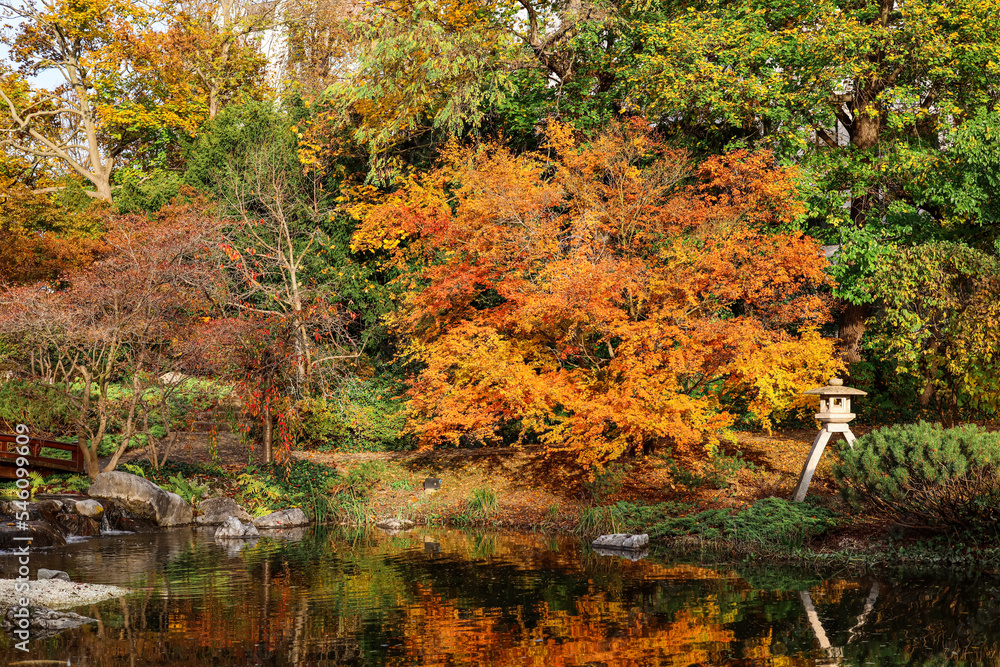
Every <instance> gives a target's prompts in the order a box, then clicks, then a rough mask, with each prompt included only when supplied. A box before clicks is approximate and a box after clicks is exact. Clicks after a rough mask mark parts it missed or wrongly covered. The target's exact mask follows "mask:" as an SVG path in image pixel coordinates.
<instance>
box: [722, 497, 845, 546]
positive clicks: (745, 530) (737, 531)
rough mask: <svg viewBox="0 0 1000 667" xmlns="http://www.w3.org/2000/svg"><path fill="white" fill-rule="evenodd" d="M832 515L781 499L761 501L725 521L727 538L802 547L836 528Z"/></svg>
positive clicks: (825, 511) (809, 505)
mask: <svg viewBox="0 0 1000 667" xmlns="http://www.w3.org/2000/svg"><path fill="white" fill-rule="evenodd" d="M836 525H837V524H836V521H835V520H834V516H833V512H831V511H830V510H828V509H826V508H824V507H819V506H816V505H813V504H812V503H808V502H806V503H793V502H789V501H787V500H784V499H782V498H764V499H763V500H758V501H757V502H755V503H754V504H753V505H751V506H750V507H748V508H747V509H745V510H742V511H741V512H738V513H737V514H736V515H734V516H731V517H729V518H728V519H727V520H726V522H725V526H724V529H725V537H726V539H730V540H733V541H737V542H744V543H754V544H760V545H765V546H781V547H786V548H795V547H800V546H802V545H803V544H805V543H806V542H808V541H810V540H812V539H814V538H816V537H819V536H820V535H823V534H824V533H826V532H827V531H828V530H830V529H831V528H833V527H835V526H836Z"/></svg>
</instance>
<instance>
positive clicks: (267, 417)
mask: <svg viewBox="0 0 1000 667" xmlns="http://www.w3.org/2000/svg"><path fill="white" fill-rule="evenodd" d="M261 421H263V423H264V463H270V462H271V461H272V456H273V452H272V450H273V444H274V416H273V415H272V414H271V405H270V403H268V402H267V399H266V398H265V399H264V406H263V411H262V414H261Z"/></svg>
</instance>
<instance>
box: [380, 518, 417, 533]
mask: <svg viewBox="0 0 1000 667" xmlns="http://www.w3.org/2000/svg"><path fill="white" fill-rule="evenodd" d="M375 527H376V528H381V529H382V530H409V529H410V528H413V522H412V521H410V520H409V519H382V520H381V521H379V522H378V523H376V524H375Z"/></svg>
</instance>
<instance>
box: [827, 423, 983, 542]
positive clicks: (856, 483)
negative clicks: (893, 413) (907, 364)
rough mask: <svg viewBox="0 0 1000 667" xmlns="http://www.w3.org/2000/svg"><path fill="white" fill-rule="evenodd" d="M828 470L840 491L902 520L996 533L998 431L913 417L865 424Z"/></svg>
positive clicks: (857, 503) (848, 497) (850, 499)
mask: <svg viewBox="0 0 1000 667" xmlns="http://www.w3.org/2000/svg"><path fill="white" fill-rule="evenodd" d="M840 459H841V460H840V462H839V463H838V464H837V465H836V466H835V467H834V475H835V477H836V478H837V481H838V482H839V483H840V485H841V487H842V490H843V495H844V497H845V498H846V499H847V500H848V501H849V502H851V503H853V504H854V505H856V506H858V505H863V504H867V505H868V506H869V507H872V508H873V509H875V510H876V511H878V512H880V513H885V514H888V515H890V516H893V517H897V518H899V519H900V520H901V521H903V522H905V523H906V524H909V525H912V524H917V525H922V526H932V527H939V528H942V529H945V530H962V529H967V530H971V531H974V532H984V531H985V532H995V531H996V523H997V520H998V519H1000V478H998V472H1000V434H998V433H988V432H986V431H985V430H984V429H982V428H980V427H978V426H975V425H972V424H970V425H966V426H960V427H957V428H950V429H945V428H942V427H941V425H940V424H931V423H927V422H919V423H917V424H903V425H898V426H892V427H888V428H883V429H879V430H876V431H872V432H871V433H868V434H866V435H864V436H862V437H861V438H858V440H857V441H855V443H854V448H853V449H850V448H847V447H843V448H842V449H841V452H840Z"/></svg>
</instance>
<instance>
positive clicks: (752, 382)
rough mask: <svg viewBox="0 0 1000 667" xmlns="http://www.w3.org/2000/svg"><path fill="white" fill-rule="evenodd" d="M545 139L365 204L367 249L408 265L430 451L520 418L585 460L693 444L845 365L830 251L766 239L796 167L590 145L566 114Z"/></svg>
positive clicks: (774, 406)
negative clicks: (830, 325) (537, 149)
mask: <svg viewBox="0 0 1000 667" xmlns="http://www.w3.org/2000/svg"><path fill="white" fill-rule="evenodd" d="M548 148H549V157H545V156H542V155H514V154H513V153H511V152H510V151H509V150H507V149H506V148H505V147H503V146H502V145H497V144H487V145H485V146H481V147H479V148H476V149H473V148H462V147H459V146H457V145H453V146H451V147H449V149H448V150H447V151H446V152H445V154H444V156H443V166H442V167H441V168H440V169H439V170H438V171H436V172H434V173H431V174H426V175H424V176H422V177H419V178H417V177H415V178H412V179H410V180H409V181H408V182H407V183H406V184H405V186H404V187H402V188H401V189H400V190H398V191H397V192H396V193H394V194H393V195H391V196H389V197H388V198H387V199H386V200H385V201H383V202H382V203H379V204H376V205H372V206H369V207H367V208H358V209H356V210H357V211H359V212H360V213H361V214H362V217H363V220H362V224H361V226H360V228H359V230H358V232H357V234H356V235H355V238H354V245H355V247H356V248H358V249H362V250H382V251H389V252H390V254H391V255H392V256H393V257H394V259H395V261H397V262H398V263H399V264H400V265H401V266H404V267H406V268H407V269H408V272H407V274H406V275H405V277H404V280H405V281H406V285H407V286H408V288H409V290H408V292H407V294H406V298H405V301H404V304H403V307H402V308H401V309H400V312H399V315H398V316H397V318H396V320H395V322H394V324H395V326H396V327H397V328H398V330H400V331H401V332H402V333H404V334H406V335H408V336H409V340H410V341H411V343H410V345H409V350H408V351H409V353H410V354H411V355H412V357H413V358H415V359H416V360H419V361H420V362H422V364H423V370H422V371H421V372H420V373H419V375H418V376H417V377H416V378H415V379H414V381H413V384H412V387H411V391H410V397H411V402H410V411H411V422H410V425H411V429H412V431H413V432H414V433H416V434H417V435H419V437H420V438H421V440H422V442H423V443H424V444H425V445H431V444H435V443H442V442H457V441H458V440H459V439H460V438H462V437H471V438H474V439H477V440H480V441H483V442H496V441H499V440H500V438H501V436H500V430H501V428H503V427H505V426H508V425H511V424H515V425H519V427H520V429H521V439H522V440H523V439H525V438H527V437H532V438H536V439H538V440H539V441H541V442H543V443H547V444H548V445H550V446H551V447H554V448H568V449H572V450H574V451H576V452H578V459H579V461H580V462H581V463H582V464H585V465H588V464H594V463H600V462H602V461H606V460H609V459H613V458H616V457H618V456H620V455H621V454H623V453H624V452H627V451H635V450H636V449H637V448H639V447H651V446H656V445H658V444H665V445H669V446H670V447H671V448H673V450H674V451H675V453H678V454H682V455H694V454H698V453H699V452H703V451H704V450H705V449H706V448H711V447H712V446H714V444H715V443H717V442H718V438H719V437H720V435H722V434H723V433H724V432H725V429H726V428H727V427H728V426H730V425H731V424H732V423H733V420H734V415H733V414H732V413H731V411H730V409H727V407H728V406H732V405H745V406H747V409H749V410H750V411H751V412H753V413H754V414H755V415H756V416H758V417H759V418H760V419H762V420H763V421H764V422H765V423H767V420H768V419H769V418H770V417H771V416H772V415H774V414H776V413H778V412H780V411H781V410H784V409H787V408H788V407H790V406H791V405H792V404H793V402H794V401H795V400H796V395H797V394H798V393H799V392H800V391H801V390H802V389H803V388H805V387H806V386H807V385H813V384H816V383H819V382H821V381H823V380H824V379H825V378H827V377H829V376H830V374H831V373H834V372H835V371H836V370H837V369H838V368H839V362H838V361H836V360H835V355H834V349H833V344H832V341H830V340H828V339H824V338H822V337H821V336H820V335H819V333H818V332H817V327H818V326H819V325H821V324H822V323H824V322H826V321H828V320H829V310H828V304H827V301H826V299H824V298H823V297H822V296H821V295H820V294H819V291H820V289H821V288H822V287H824V286H826V285H827V284H828V282H829V280H828V278H827V276H826V274H825V273H824V268H825V266H826V260H825V259H824V258H823V256H822V253H821V252H820V249H819V248H818V246H817V245H816V243H815V242H814V241H813V240H812V239H809V238H807V237H804V236H802V235H801V234H800V233H795V232H770V231H768V229H776V228H778V227H779V226H781V225H785V224H786V223H788V222H790V221H792V220H794V219H795V218H796V217H797V216H799V215H800V214H801V213H802V207H801V204H800V203H799V202H798V201H797V200H796V199H795V198H794V189H793V180H792V179H793V176H794V174H792V173H790V172H789V170H785V169H779V168H776V167H774V166H773V163H772V160H771V158H770V156H769V155H767V154H749V153H746V152H737V153H732V154H730V155H727V156H724V157H721V158H715V159H713V160H710V161H709V162H706V163H704V164H703V165H701V166H700V167H699V168H698V169H696V170H693V171H692V168H691V166H690V165H689V158H688V156H687V155H686V154H685V153H683V152H682V151H677V150H672V149H670V148H668V147H667V146H665V145H664V144H663V143H661V142H660V141H659V140H658V139H657V138H656V137H655V136H653V135H652V134H651V133H650V132H649V131H648V127H647V126H646V125H645V124H644V123H642V122H640V121H634V122H632V123H631V124H625V125H616V126H613V127H611V128H610V129H609V130H608V131H607V132H605V133H604V134H603V135H601V136H600V137H598V138H597V139H595V140H594V141H592V142H590V143H588V144H585V145H580V144H578V143H577V142H576V141H575V139H574V136H573V133H572V131H571V129H569V128H568V127H565V126H560V125H556V126H554V127H553V128H552V129H551V131H550V134H549V146H548ZM692 175H694V176H695V177H696V178H695V179H694V183H693V184H692Z"/></svg>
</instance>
